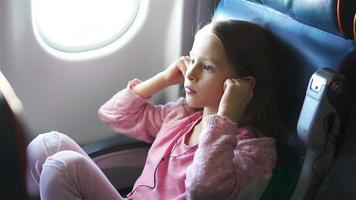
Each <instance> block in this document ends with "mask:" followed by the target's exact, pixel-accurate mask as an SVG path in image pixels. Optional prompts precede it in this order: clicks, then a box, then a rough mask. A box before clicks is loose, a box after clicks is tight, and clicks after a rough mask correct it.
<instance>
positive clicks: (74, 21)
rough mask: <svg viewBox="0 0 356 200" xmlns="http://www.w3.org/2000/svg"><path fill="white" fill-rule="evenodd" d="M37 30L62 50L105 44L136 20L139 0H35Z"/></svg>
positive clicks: (33, 14) (83, 48)
mask: <svg viewBox="0 0 356 200" xmlns="http://www.w3.org/2000/svg"><path fill="white" fill-rule="evenodd" d="M31 3H32V20H33V25H34V29H35V32H37V34H38V37H39V38H40V39H41V40H43V42H44V43H46V45H48V46H50V47H52V48H54V49H56V50H59V51H62V52H85V51H89V50H93V49H98V48H101V47H104V46H106V45H108V44H110V43H112V42H114V41H115V40H117V39H118V38H120V36H122V35H123V34H124V33H125V32H126V31H127V30H128V28H129V27H130V26H131V25H132V23H133V22H134V20H135V18H136V16H137V13H138V10H139V7H140V0H129V1H127V0H90V1H88V0H32V2H31Z"/></svg>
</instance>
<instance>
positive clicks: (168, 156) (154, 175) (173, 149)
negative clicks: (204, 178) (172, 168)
mask: <svg viewBox="0 0 356 200" xmlns="http://www.w3.org/2000/svg"><path fill="white" fill-rule="evenodd" d="M189 118H190V117H189ZM191 122H192V120H191ZM183 130H184V129H183ZM183 130H182V131H183ZM183 135H184V134H183ZM180 138H182V137H179V138H178V139H177V140H176V141H175V143H174V146H173V148H172V150H171V151H170V153H169V154H168V155H167V156H164V157H163V158H161V160H160V161H159V163H158V164H157V165H156V167H155V170H154V172H153V185H152V186H150V185H145V184H142V185H138V186H136V188H134V189H133V190H132V191H131V192H130V193H129V194H127V195H126V197H130V196H132V195H133V194H134V193H135V191H136V190H137V189H138V188H140V187H147V188H149V189H151V190H153V189H155V188H156V186H157V185H156V184H157V183H156V174H157V170H158V167H159V166H160V165H161V163H162V162H163V161H165V160H169V159H170V158H177V157H181V156H183V155H186V154H188V153H190V152H192V151H193V150H195V149H196V148H190V149H188V150H187V151H185V152H183V153H181V154H178V155H172V154H173V153H174V151H175V150H176V148H177V143H178V141H179V140H180Z"/></svg>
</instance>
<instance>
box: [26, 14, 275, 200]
mask: <svg viewBox="0 0 356 200" xmlns="http://www.w3.org/2000/svg"><path fill="white" fill-rule="evenodd" d="M272 46H273V44H272V43H271V38H270V35H269V34H268V32H267V31H266V30H264V29H263V28H261V27H260V26H258V25H254V24H251V23H249V22H243V21H234V20H229V21H220V22H213V23H211V24H209V25H207V26H205V27H204V28H202V29H201V30H200V31H198V33H197V34H196V36H195V40H194V44H193V47H192V50H191V51H190V55H189V56H184V57H181V58H179V59H178V60H176V61H175V62H173V63H172V64H171V65H170V66H169V67H168V68H167V69H166V70H164V71H162V72H160V73H158V74H156V75H155V76H153V77H152V78H150V79H148V80H146V81H144V82H141V81H139V80H133V81H130V82H129V84H128V87H127V88H126V89H124V90H122V91H120V92H119V93H117V94H116V95H114V96H113V97H112V98H111V99H110V100H109V101H108V102H106V103H105V104H104V105H103V106H102V107H101V108H100V109H99V117H100V119H101V120H102V121H103V122H104V123H106V124H108V125H109V126H110V127H111V128H112V129H113V130H115V131H117V132H120V133H125V134H127V135H128V136H131V137H133V138H136V139H139V140H143V141H145V142H149V143H152V146H151V148H150V151H149V152H148V157H147V160H146V164H145V167H144V169H143V172H142V174H141V176H140V177H139V178H138V180H137V181H136V183H135V185H134V187H133V190H132V192H131V193H130V194H129V195H128V196H127V197H125V198H126V199H139V200H141V199H149V200H151V199H152V200H158V199H162V200H168V199H204V200H208V199H259V198H260V196H261V194H262V193H263V191H264V190H265V188H266V186H267V185H268V183H269V180H270V177H271V172H272V169H273V167H274V166H275V163H276V159H277V155H276V141H278V140H279V137H280V136H279V135H278V132H280V130H278V129H277V127H278V126H277V125H278V123H279V121H278V120H277V119H278V118H277V114H276V113H277V111H276V105H275V99H274V98H275V97H274V94H275V87H276V85H275V83H274V80H275V75H274V74H275V72H276V70H275V67H276V65H275V62H274V54H273V49H272ZM183 82H184V88H185V92H186V97H185V98H180V99H178V100H177V101H176V102H170V103H167V104H165V105H152V104H150V103H148V102H147V99H148V98H150V97H151V96H152V95H154V94H155V93H157V92H158V91H160V90H162V89H164V88H166V87H168V86H170V85H174V84H181V83H183ZM28 155H29V165H30V169H29V170H28V189H29V192H30V193H31V194H32V195H36V194H38V192H40V195H41V199H95V200H97V199H124V197H122V196H121V195H120V194H119V193H118V192H117V191H116V190H115V188H114V187H113V186H112V185H111V184H110V182H109V181H108V179H107V178H106V177H105V176H104V174H103V173H102V172H101V171H100V169H99V168H98V167H97V166H96V165H95V163H94V162H93V161H92V160H91V159H90V158H89V157H88V156H87V155H86V154H85V153H84V152H83V150H82V149H81V148H80V147H79V146H78V145H77V144H76V143H75V142H73V141H72V140H71V139H70V138H69V137H67V136H65V135H63V134H61V133H58V132H49V133H46V134H41V135H39V136H38V137H37V138H35V139H34V140H33V141H32V142H31V143H30V145H29V146H28ZM123 178H124V177H123Z"/></svg>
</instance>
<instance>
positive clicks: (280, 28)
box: [84, 0, 356, 200]
mask: <svg viewBox="0 0 356 200" xmlns="http://www.w3.org/2000/svg"><path fill="white" fill-rule="evenodd" d="M355 3H356V1H346V0H313V1H309V0H304V1H303V0H288V1H286V0H273V1H272V0H267V1H266V0H233V1H232V0H220V1H218V5H217V8H216V9H215V11H214V13H213V20H224V19H238V20H247V21H251V22H254V23H258V24H261V25H262V26H264V27H266V28H267V29H269V30H270V31H271V32H272V34H273V35H274V37H275V39H276V50H277V51H278V55H279V58H280V60H279V61H280V66H279V76H280V83H281V85H280V86H281V89H280V93H279V101H280V102H279V105H281V107H280V114H281V119H282V121H283V124H284V125H285V128H286V134H288V135H289V138H288V141H287V145H285V146H284V147H283V151H282V153H281V154H280V155H279V157H280V158H281V160H282V162H281V163H279V164H278V165H277V166H276V167H275V169H274V171H273V176H272V179H271V182H270V184H269V186H268V188H267V189H266V191H265V193H264V195H263V197H262V199H274V200H278V199H283V200H285V199H289V198H290V197H291V195H292V193H293V191H294V189H295V187H296V185H297V182H298V178H299V175H300V173H301V170H302V167H303V162H304V157H305V155H306V152H307V147H306V144H305V143H304V142H303V141H302V140H301V139H300V138H299V137H298V135H297V121H298V118H299V114H300V111H301V108H302V105H303V99H304V97H305V94H306V88H307V85H308V82H309V79H310V77H311V76H312V74H313V73H314V72H316V71H317V70H319V69H322V68H328V69H330V70H332V71H335V72H336V73H340V74H342V75H343V76H344V77H346V79H347V80H348V85H349V88H350V90H351V91H356V84H355V81H356V80H355V78H353V77H356V68H355V63H356V53H355V49H356V45H355V41H356V37H355V35H356V34H355V32H356V31H355V29H356V25H355V24H356V17H355V8H356V5H355ZM200 12H205V11H204V10H200ZM256 59H258V58H256ZM355 95H356V93H355V92H354V93H353V94H352V98H353V101H354V102H355ZM353 105H356V104H355V103H354V104H353ZM354 107H355V106H354ZM352 113H353V115H352V116H351V118H350V119H349V120H352V119H354V120H355V117H356V116H355V109H354V108H353V111H352ZM350 125H352V124H350ZM347 130H350V128H349V127H348V128H347ZM350 135H352V134H350V131H349V132H347V133H346V134H345V136H344V138H347V137H350ZM128 141H129V143H130V144H129V146H131V147H132V148H131V147H128V146H127V147H125V145H124V143H125V142H122V141H121V139H117V140H116V141H115V140H113V139H109V140H107V141H103V142H101V143H99V144H91V145H88V146H85V147H84V149H85V150H86V151H87V152H88V153H89V155H90V156H92V158H93V159H94V160H98V158H100V159H101V158H103V159H104V160H105V161H104V162H107V163H108V164H105V166H104V168H112V167H115V162H114V161H113V160H114V158H112V157H110V156H109V157H105V156H106V155H110V154H112V152H120V151H121V152H124V151H125V149H126V148H129V149H135V148H138V149H142V151H140V152H136V153H134V154H132V155H129V156H126V157H124V159H121V158H122V156H124V154H120V153H119V154H118V155H115V156H113V157H116V158H118V159H117V160H121V161H126V160H129V161H130V162H133V161H135V160H138V161H137V163H135V167H138V169H139V165H140V164H142V165H141V167H142V166H143V164H144V160H145V158H144V155H145V153H144V152H147V149H148V148H149V144H144V143H140V142H137V141H134V140H128ZM108 143H109V144H108ZM117 143H119V144H118V145H117ZM107 144H108V145H107ZM345 145H346V143H344V146H345ZM348 148H352V151H353V152H356V148H355V147H352V146H349V147H348ZM341 152H342V148H341V150H340V152H339V154H340V153H341ZM137 155H139V156H137ZM354 157H355V158H356V156H354ZM347 158H349V157H347ZM100 159H99V160H100ZM125 159H126V160H125ZM353 160H355V159H353ZM354 163H356V162H354ZM120 165H121V164H120ZM341 168H345V165H342V166H341ZM348 169H349V171H348V172H350V170H351V169H350V168H349V167H348ZM332 173H333V171H332V172H331V174H332ZM338 173H339V172H338ZM135 176H138V174H136V175H135ZM109 179H110V180H114V179H115V178H110V175H109ZM343 180H344V179H343ZM354 180H356V179H354ZM351 181H352V180H351V179H350V180H349V182H351ZM114 185H115V184H114ZM118 185H120V184H118ZM353 185H355V181H353ZM333 191H334V190H333ZM347 192H348V193H352V190H351V189H349V190H348V191H347ZM354 195H355V194H354Z"/></svg>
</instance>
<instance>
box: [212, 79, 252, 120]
mask: <svg viewBox="0 0 356 200" xmlns="http://www.w3.org/2000/svg"><path fill="white" fill-rule="evenodd" d="M254 85H255V79H254V78H253V77H248V78H246V79H245V80H243V79H227V80H226V81H225V83H224V94H223V95H222V97H221V100H220V104H219V108H218V113H217V114H218V115H221V116H226V117H229V118H230V119H231V120H232V121H234V122H236V123H237V124H238V123H239V121H240V119H241V116H242V115H243V113H244V112H245V109H246V107H247V105H248V104H249V103H250V101H251V99H252V97H253V88H254Z"/></svg>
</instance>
